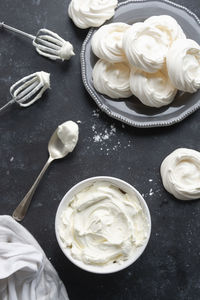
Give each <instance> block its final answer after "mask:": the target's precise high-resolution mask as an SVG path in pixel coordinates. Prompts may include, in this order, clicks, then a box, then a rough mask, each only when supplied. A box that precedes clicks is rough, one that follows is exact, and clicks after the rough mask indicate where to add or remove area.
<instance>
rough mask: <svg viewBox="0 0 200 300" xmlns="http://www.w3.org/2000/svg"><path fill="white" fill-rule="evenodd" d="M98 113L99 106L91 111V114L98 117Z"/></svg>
mask: <svg viewBox="0 0 200 300" xmlns="http://www.w3.org/2000/svg"><path fill="white" fill-rule="evenodd" d="M99 115H100V109H99V108H97V109H94V110H93V112H92V116H93V117H97V118H98V117H99Z"/></svg>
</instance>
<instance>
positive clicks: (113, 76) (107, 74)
mask: <svg viewBox="0 0 200 300" xmlns="http://www.w3.org/2000/svg"><path fill="white" fill-rule="evenodd" d="M129 76H130V68H129V66H128V65H127V64H126V63H116V64H112V63H109V62H107V61H106V60H103V59H100V60H98V61H97V63H96V64H95V66H94V69H93V84H94V87H95V89H96V90H97V91H98V92H99V93H101V94H105V95H107V96H109V97H110V98H115V99H119V98H128V97H130V96H131V95H132V93H131V91H130V86H129Z"/></svg>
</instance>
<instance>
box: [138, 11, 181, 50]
mask: <svg viewBox="0 0 200 300" xmlns="http://www.w3.org/2000/svg"><path fill="white" fill-rule="evenodd" d="M144 23H145V24H148V25H151V26H154V27H156V28H158V29H160V30H161V31H162V33H163V34H164V35H165V38H166V40H168V45H169V46H170V45H171V44H172V43H173V41H175V40H177V39H186V36H185V34H184V32H183V30H182V28H181V26H180V25H179V24H178V23H177V21H176V20H175V19H174V18H172V17H171V16H168V15H161V16H152V17H150V18H148V19H146V20H145V21H144Z"/></svg>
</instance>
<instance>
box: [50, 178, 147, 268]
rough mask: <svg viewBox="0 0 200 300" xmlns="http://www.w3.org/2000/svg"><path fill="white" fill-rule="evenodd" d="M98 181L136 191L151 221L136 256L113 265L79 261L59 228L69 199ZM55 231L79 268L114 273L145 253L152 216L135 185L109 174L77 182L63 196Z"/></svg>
mask: <svg viewBox="0 0 200 300" xmlns="http://www.w3.org/2000/svg"><path fill="white" fill-rule="evenodd" d="M97 181H98V182H99V181H103V182H105V181H107V182H111V183H112V184H113V185H115V186H116V187H118V188H120V189H122V190H123V191H125V192H126V193H129V194H132V193H134V194H135V195H136V196H137V198H138V200H139V202H140V205H141V207H142V209H143V211H144V213H145V215H146V217H147V220H148V222H149V231H148V236H147V239H146V241H145V244H144V245H143V246H141V247H138V248H137V250H136V251H135V253H134V256H133V257H130V258H129V259H128V260H126V261H124V262H123V263H122V264H111V265H107V266H97V265H87V264H85V263H83V262H82V261H79V260H77V259H74V258H73V257H72V255H71V250H70V248H66V247H64V244H63V241H62V239H61V238H60V235H59V230H58V228H59V224H61V218H60V216H61V214H62V212H63V211H64V210H65V209H66V207H67V205H68V203H69V201H70V200H71V199H72V198H73V196H74V195H76V194H77V193H79V192H80V191H82V190H83V189H85V188H86V187H88V186H90V185H92V184H93V183H95V182H97ZM55 231H56V238H57V241H58V244H59V246H60V248H61V250H62V251H63V253H64V254H65V255H66V256H67V258H68V259H69V260H70V261H71V262H72V263H74V264H75V265H76V266H78V267H79V268H81V269H83V270H85V271H89V272H92V273H99V274H108V273H114V272H117V271H120V270H123V269H125V268H127V267H128V266H130V265H131V264H132V263H134V262H135V261H136V260H137V259H138V258H139V257H140V255H141V254H142V253H143V251H144V249H145V248H146V246H147V244H148V241H149V237H150V234H151V217H150V213H149V209H148V206H147V204H146V202H145V200H144V198H143V197H142V196H141V195H140V193H139V192H138V191H137V190H136V189H135V188H134V187H133V186H131V185H130V184H128V183H127V182H125V181H123V180H121V179H118V178H114V177H107V176H98V177H91V178H88V179H85V180H83V181H81V182H79V183H77V184H76V185H75V186H73V187H72V188H71V189H70V190H69V191H68V192H67V193H66V195H65V196H64V197H63V199H62V200H61V202H60V204H59V206H58V210H57V213H56V219H55Z"/></svg>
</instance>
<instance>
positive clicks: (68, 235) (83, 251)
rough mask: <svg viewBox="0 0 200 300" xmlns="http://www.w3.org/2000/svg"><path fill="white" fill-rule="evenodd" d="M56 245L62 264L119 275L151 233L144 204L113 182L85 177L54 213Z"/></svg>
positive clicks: (128, 188)
mask: <svg viewBox="0 0 200 300" xmlns="http://www.w3.org/2000/svg"><path fill="white" fill-rule="evenodd" d="M55 230H56V237H57V240H58V243H59V245H60V248H61V250H62V251H63V253H64V254H65V255H66V256H67V257H68V259H69V260H70V261H71V262H73V263H74V264H75V265H77V266H78V267H80V268H82V269H84V270H86V271H89V272H93V273H102V274H106V273H113V272H117V271H120V270H122V269H124V268H126V267H128V266H129V265H131V264H132V263H133V262H135V261H136V260H137V258H138V257H139V256H140V255H141V254H142V252H143V251H144V249H145V248H146V246H147V243H148V240H149V237H150V232H151V218H150V213H149V210H148V207H147V205H146V202H145V200H144V199H143V197H142V196H141V195H140V194H139V192H138V191H137V190H136V189H135V188H134V187H132V186H131V185H130V184H128V183H126V182H124V181H122V180H120V179H117V178H113V177H104V176H100V177H93V178H88V179H86V180H84V181H82V182H80V183H78V184H77V185H75V186H74V187H73V188H72V189H71V190H69V191H68V192H67V194H66V195H65V196H64V198H63V199H62V201H61V203H60V205H59V207H58V210H57V214H56V220H55Z"/></svg>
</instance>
